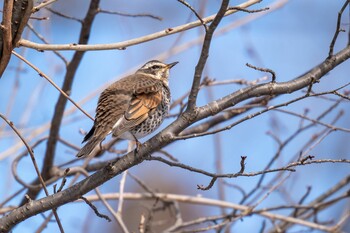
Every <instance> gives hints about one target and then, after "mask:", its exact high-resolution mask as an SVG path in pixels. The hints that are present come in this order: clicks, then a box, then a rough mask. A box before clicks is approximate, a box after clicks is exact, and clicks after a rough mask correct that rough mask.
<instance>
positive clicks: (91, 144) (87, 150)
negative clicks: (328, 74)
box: [76, 136, 103, 158]
mask: <svg viewBox="0 0 350 233" xmlns="http://www.w3.org/2000/svg"><path fill="white" fill-rule="evenodd" d="M102 140H103V138H101V137H98V136H93V137H91V138H90V140H89V141H88V142H87V143H86V144H85V145H84V146H83V148H81V150H80V151H79V152H78V154H77V155H76V156H77V157H78V158H83V157H86V156H88V155H90V154H91V152H92V151H93V150H94V149H95V147H96V146H97V145H98V144H99V143H100V142H101V141H102Z"/></svg>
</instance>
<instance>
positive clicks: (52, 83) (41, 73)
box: [12, 51, 94, 121]
mask: <svg viewBox="0 0 350 233" xmlns="http://www.w3.org/2000/svg"><path fill="white" fill-rule="evenodd" d="M12 53H13V54H14V55H15V56H16V57H18V58H19V59H21V60H22V61H23V62H25V63H26V64H27V65H29V66H30V67H31V68H33V69H34V70H35V71H36V72H38V74H39V76H40V77H43V78H45V79H46V80H47V81H48V82H49V83H50V84H51V85H52V86H53V87H54V88H56V89H57V90H58V91H59V92H60V93H61V94H62V95H63V96H64V97H66V98H67V99H68V100H69V101H70V102H71V103H72V104H73V105H74V106H75V107H77V108H78V109H79V110H80V111H81V112H82V113H84V114H85V115H86V116H87V117H88V118H90V119H91V120H92V121H93V120H94V118H93V117H92V116H90V114H89V113H87V112H86V111H85V110H84V109H82V108H81V107H80V106H79V105H78V104H77V103H76V102H75V101H74V100H73V99H72V98H70V97H69V95H67V94H66V93H65V92H64V91H63V90H62V89H61V88H60V87H59V86H57V85H56V83H54V82H53V81H52V80H51V79H50V78H49V77H48V76H47V75H46V74H44V73H43V72H42V71H41V70H40V69H39V68H37V67H36V66H34V65H33V64H32V63H31V62H29V61H28V60H27V59H25V58H24V57H23V56H21V55H20V54H18V53H16V52H15V51H12Z"/></svg>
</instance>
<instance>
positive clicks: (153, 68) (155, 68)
mask: <svg viewBox="0 0 350 233" xmlns="http://www.w3.org/2000/svg"><path fill="white" fill-rule="evenodd" d="M151 68H152V70H158V69H160V66H159V65H153V66H152V67H151Z"/></svg>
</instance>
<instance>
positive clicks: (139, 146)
mask: <svg viewBox="0 0 350 233" xmlns="http://www.w3.org/2000/svg"><path fill="white" fill-rule="evenodd" d="M131 135H132V136H133V138H134V141H135V146H136V148H135V150H134V155H135V156H136V155H137V152H139V150H140V148H141V146H142V144H141V142H139V140H137V138H136V137H135V135H133V134H131Z"/></svg>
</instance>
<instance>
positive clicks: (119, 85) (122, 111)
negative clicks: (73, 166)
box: [76, 60, 178, 158]
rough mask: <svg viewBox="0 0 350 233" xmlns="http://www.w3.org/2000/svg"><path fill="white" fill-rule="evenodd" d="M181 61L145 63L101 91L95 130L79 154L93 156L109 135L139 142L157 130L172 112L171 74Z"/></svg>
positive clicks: (78, 155) (93, 127) (93, 128)
mask: <svg viewBox="0 0 350 233" xmlns="http://www.w3.org/2000/svg"><path fill="white" fill-rule="evenodd" d="M176 64H178V62H173V63H169V64H165V63H163V62H160V61H158V60H151V61H148V62H147V63H145V64H144V65H143V66H142V67H141V68H139V69H138V70H137V71H136V72H135V73H134V74H131V75H129V76H126V77H124V78H122V79H119V80H118V81H116V82H114V83H112V84H111V85H110V86H108V87H107V88H106V89H105V90H104V91H102V93H101V95H100V97H99V99H98V103H97V107H96V115H95V120H94V124H93V126H92V128H91V129H90V131H89V132H88V133H87V134H86V135H85V137H84V139H83V141H82V143H84V142H86V144H85V145H84V146H83V147H82V148H81V150H80V151H79V152H78V154H77V155H76V156H77V157H78V158H83V157H86V156H88V155H90V154H92V151H93V150H94V149H95V148H96V147H97V146H98V145H100V144H101V142H102V141H103V140H104V139H105V138H106V136H107V135H109V134H112V136H113V137H116V138H120V139H127V140H133V141H135V142H136V150H137V149H138V147H139V145H140V143H139V142H138V139H139V138H142V137H144V136H146V135H148V134H151V133H152V132H153V131H155V130H156V129H157V128H158V127H159V126H160V125H161V123H162V122H163V120H164V118H165V117H166V116H167V114H168V112H169V106H170V100H171V93H170V89H169V71H170V69H171V68H172V67H174V66H175V65H176Z"/></svg>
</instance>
